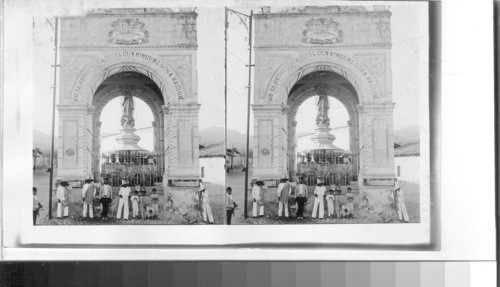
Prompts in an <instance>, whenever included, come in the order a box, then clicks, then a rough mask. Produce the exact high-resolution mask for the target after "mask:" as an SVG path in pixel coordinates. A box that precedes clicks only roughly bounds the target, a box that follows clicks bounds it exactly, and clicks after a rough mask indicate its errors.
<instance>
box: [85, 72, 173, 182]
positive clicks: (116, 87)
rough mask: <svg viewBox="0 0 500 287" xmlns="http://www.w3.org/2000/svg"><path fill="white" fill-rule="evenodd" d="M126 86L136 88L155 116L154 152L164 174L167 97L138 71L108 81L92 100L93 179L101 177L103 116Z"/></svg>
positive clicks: (100, 87) (117, 75) (116, 76)
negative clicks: (165, 103)
mask: <svg viewBox="0 0 500 287" xmlns="http://www.w3.org/2000/svg"><path fill="white" fill-rule="evenodd" d="M124 85H128V86H130V87H132V88H133V90H134V93H133V96H134V97H137V98H139V99H141V100H143V101H144V102H145V103H146V104H147V105H148V107H149V108H150V110H151V113H152V114H153V122H152V126H153V137H154V138H153V144H154V146H153V152H154V153H155V154H159V155H160V159H161V161H160V162H159V168H160V170H161V171H163V170H164V159H165V155H164V153H163V152H162V151H163V150H164V138H163V136H164V134H163V132H162V131H163V127H164V116H163V110H162V106H163V105H164V98H163V95H162V94H161V91H160V89H159V87H158V86H157V85H156V84H155V83H154V82H153V81H152V80H151V79H150V78H149V77H147V76H145V75H143V74H141V73H138V72H135V71H130V72H129V71H125V72H120V73H117V74H113V75H112V76H109V77H108V78H107V79H105V80H104V81H103V82H102V83H101V84H100V86H99V87H98V89H97V90H96V93H95V95H94V97H93V99H92V107H94V110H93V113H92V115H93V120H92V135H93V140H92V163H93V167H92V171H93V175H94V178H98V177H99V166H100V162H99V160H100V154H101V143H100V140H101V136H100V135H101V131H100V130H101V124H102V122H101V120H100V119H101V115H102V111H103V109H104V107H105V106H106V105H107V104H108V103H109V102H110V101H111V100H113V99H114V98H116V97H121V96H123V95H122V92H121V88H122V87H123V86H124Z"/></svg>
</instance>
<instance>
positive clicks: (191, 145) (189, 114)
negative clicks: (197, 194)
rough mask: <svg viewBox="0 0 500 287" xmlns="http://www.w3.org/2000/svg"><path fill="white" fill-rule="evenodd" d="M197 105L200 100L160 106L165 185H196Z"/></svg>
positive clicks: (198, 170)
mask: <svg viewBox="0 0 500 287" xmlns="http://www.w3.org/2000/svg"><path fill="white" fill-rule="evenodd" d="M199 109H200V104H189V105H167V106H163V114H164V118H165V120H164V121H165V128H164V133H165V144H166V147H165V150H166V152H165V172H164V176H163V182H164V186H165V187H167V185H168V186H198V185H199V181H200V168H199V166H200V163H199V131H198V111H199Z"/></svg>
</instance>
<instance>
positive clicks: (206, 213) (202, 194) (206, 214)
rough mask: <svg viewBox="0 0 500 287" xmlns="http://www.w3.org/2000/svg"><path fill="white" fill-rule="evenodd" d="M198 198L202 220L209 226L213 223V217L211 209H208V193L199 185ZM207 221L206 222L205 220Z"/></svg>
mask: <svg viewBox="0 0 500 287" xmlns="http://www.w3.org/2000/svg"><path fill="white" fill-rule="evenodd" d="M198 192H199V198H200V205H201V213H202V215H203V220H204V221H205V222H208V223H210V224H213V223H214V217H213V215H212V209H211V208H210V203H209V199H208V193H207V190H206V188H205V187H204V186H203V184H202V183H200V190H199V191H198ZM207 219H208V220H207Z"/></svg>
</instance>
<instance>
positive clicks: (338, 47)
mask: <svg viewBox="0 0 500 287" xmlns="http://www.w3.org/2000/svg"><path fill="white" fill-rule="evenodd" d="M391 48H392V44H390V43H388V44H372V45H307V46H305V45H282V46H254V50H255V51H288V50H341V49H391Z"/></svg>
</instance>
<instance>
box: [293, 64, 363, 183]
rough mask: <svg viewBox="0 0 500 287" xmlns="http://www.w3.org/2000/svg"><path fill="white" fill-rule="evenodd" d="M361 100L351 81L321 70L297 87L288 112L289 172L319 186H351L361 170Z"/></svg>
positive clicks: (305, 77) (307, 76)
mask: <svg viewBox="0 0 500 287" xmlns="http://www.w3.org/2000/svg"><path fill="white" fill-rule="evenodd" d="M358 104H359V97H358V94H357V92H356V89H355V87H354V86H353V85H352V84H351V82H350V81H349V80H347V79H346V78H345V77H343V76H342V75H340V74H337V73H335V72H332V71H315V72H311V73H309V74H307V75H305V76H303V77H301V78H300V79H299V80H298V81H297V82H296V83H295V84H294V85H293V86H292V88H291V90H290V92H289V94H288V98H287V105H288V107H289V113H288V133H287V134H288V156H289V160H288V170H289V172H290V173H291V175H290V176H293V174H295V173H297V174H300V177H304V176H305V177H306V180H308V183H310V184H311V185H314V184H315V181H316V179H317V178H320V177H326V178H327V179H326V180H327V182H329V183H330V184H332V183H335V184H341V185H350V183H351V181H353V180H355V179H356V178H357V172H358V166H359V164H358V147H359V132H358V130H359V129H358V121H359V117H358V112H357V107H356V106H357V105H358Z"/></svg>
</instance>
